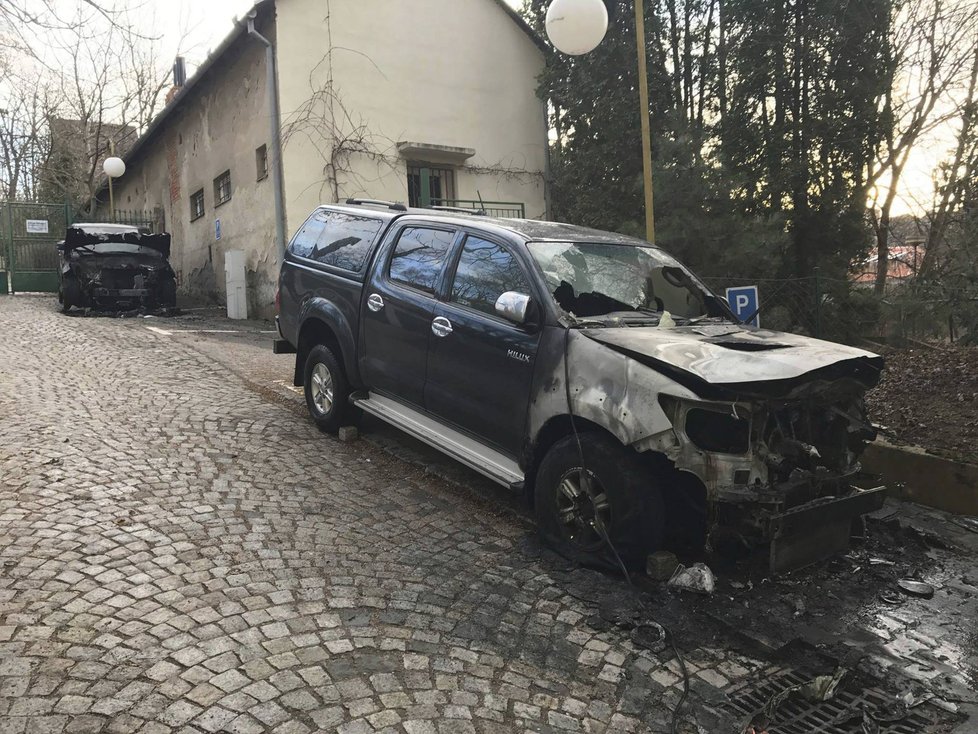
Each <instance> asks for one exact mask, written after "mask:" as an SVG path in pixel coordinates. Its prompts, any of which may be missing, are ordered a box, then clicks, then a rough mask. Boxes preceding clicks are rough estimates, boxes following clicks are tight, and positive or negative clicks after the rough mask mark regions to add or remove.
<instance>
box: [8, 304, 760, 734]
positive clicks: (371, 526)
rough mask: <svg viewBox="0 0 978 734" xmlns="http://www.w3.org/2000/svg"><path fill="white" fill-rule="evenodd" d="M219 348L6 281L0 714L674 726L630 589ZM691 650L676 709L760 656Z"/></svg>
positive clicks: (177, 721)
mask: <svg viewBox="0 0 978 734" xmlns="http://www.w3.org/2000/svg"><path fill="white" fill-rule="evenodd" d="M164 330H165V329H164ZM228 361H230V358H228V357H227V356H226V355H225V358H224V359H223V360H222V359H219V358H217V357H215V356H214V355H212V354H210V353H208V352H207V350H201V349H199V348H197V347H196V346H195V345H194V344H193V343H191V342H190V341H188V340H186V339H183V340H181V339H179V338H173V337H172V336H171V335H167V334H164V333H159V332H158V331H151V330H148V329H147V328H146V322H141V321H138V320H117V319H85V318H67V317H64V316H61V315H59V314H57V313H56V312H55V308H54V303H53V300H52V299H49V298H31V297H16V298H0V734H7V733H8V732H25V731H27V732H61V731H66V732H80V733H81V732H102V731H104V732H118V733H120V734H121V733H124V732H137V731H139V732H148V733H153V734H156V733H159V734H164V733H166V732H233V733H234V734H250V733H251V732H255V733H257V732H265V731H274V732H281V733H283V734H286V733H288V734H292V733H296V734H301V733H302V732H310V731H327V732H332V731H336V732H341V733H342V734H359V733H361V732H374V731H383V732H408V733H410V734H421V733H427V732H438V733H441V732H496V731H498V732H510V731H524V730H529V731H554V732H562V731H587V732H604V731H607V732H631V731H668V730H669V721H670V718H671V711H672V709H673V708H674V707H675V705H676V703H677V702H678V700H679V697H680V692H681V689H682V686H681V680H680V675H679V672H680V669H679V666H678V663H677V661H676V660H675V659H674V657H673V655H672V653H671V651H670V650H669V649H661V646H654V645H652V646H648V645H644V644H643V643H642V636H641V632H642V630H643V629H647V628H643V627H641V626H639V627H638V628H635V624H634V619H635V618H636V615H639V614H640V612H638V611H636V609H637V607H636V606H635V598H634V594H631V592H629V590H628V589H627V588H624V586H623V584H621V583H616V582H613V581H610V580H607V579H603V578H602V577H600V576H598V575H597V574H592V573H588V572H581V571H576V570H573V569H571V568H569V567H568V566H567V565H566V564H565V565H563V566H562V565H561V564H560V563H555V562H554V560H553V559H552V558H550V557H549V556H548V555H547V554H546V553H541V552H540V550H539V549H538V548H537V547H536V546H535V544H534V543H533V541H532V527H531V526H530V524H529V523H528V522H527V521H526V520H525V519H524V518H522V517H520V516H519V515H514V514H512V513H510V512H505V511H500V510H499V509H498V508H496V507H494V505H493V504H492V503H487V502H485V501H481V500H479V498H478V497H475V496H472V495H470V494H467V493H465V492H460V491H459V488H458V487H456V486H453V485H451V484H449V483H446V482H443V481H441V480H440V479H438V478H436V477H433V476H432V475H431V474H430V473H426V472H425V471H423V470H422V469H420V468H418V467H417V466H413V465H411V464H408V463H405V462H404V461H401V460H400V459H398V458H396V457H394V456H392V455H391V454H390V453H389V452H386V451H383V450H381V449H380V448H378V447H377V446H376V445H372V444H370V443H367V442H363V441H361V442H358V443H354V444H344V443H341V442H339V441H337V440H335V439H333V438H332V437H329V436H324V435H323V434H321V433H319V432H318V431H316V430H315V428H314V427H313V426H312V424H311V423H310V422H309V421H307V420H302V419H300V418H298V417H297V415H296V410H294V409H293V407H294V406H290V405H288V404H286V403H284V402H283V400H282V399H281V395H278V394H275V393H274V392H273V393H266V392H264V391H262V390H259V389H255V386H254V385H253V384H249V383H247V382H245V381H242V379H240V378H239V377H238V376H237V375H236V374H235V373H234V371H233V370H231V369H229V367H228V366H227V364H226V362H228ZM284 376H286V377H287V371H286V374H285V375H284ZM616 595H617V596H616ZM616 598H617V599H619V600H620V601H621V608H620V609H619V610H618V611H614V610H612V612H611V613H609V612H608V610H607V609H603V610H598V611H597V612H596V609H598V607H600V602H601V599H604V600H605V601H607V599H616ZM606 606H607V605H606ZM621 610H625V612H621ZM628 610H631V611H628ZM621 614H626V616H627V614H631V616H632V618H633V622H632V623H631V624H622V623H621V619H615V617H616V615H619V617H620V616H621ZM683 614H684V612H682V610H681V609H680V610H679V611H676V609H674V610H673V612H672V619H673V620H676V623H677V624H681V621H679V620H681V619H682V618H683ZM609 619H610V620H611V621H610V622H609ZM703 619H705V617H703ZM696 624H699V622H698V621H697V622H696ZM738 650H739V651H738ZM684 655H685V658H686V661H687V664H688V670H689V672H690V674H691V679H692V690H691V693H690V699H689V703H688V704H687V706H686V707H685V708H684V712H685V717H684V718H685V719H686V722H685V724H684V725H683V726H684V728H683V731H715V730H719V729H717V728H715V727H716V726H718V724H717V722H722V721H723V717H722V716H720V715H718V714H717V713H716V707H717V706H719V705H720V704H721V703H722V701H723V698H724V696H723V693H722V690H723V689H725V688H726V687H727V686H729V685H730V684H731V683H733V682H735V681H738V680H743V679H745V678H747V677H749V676H751V675H752V674H754V673H755V672H757V671H758V670H760V669H761V668H763V667H764V666H766V665H768V661H765V660H762V659H761V657H762V656H761V655H756V656H755V655H753V654H749V653H748V652H746V651H745V648H744V646H742V645H740V646H738V645H735V644H732V643H729V642H728V641H726V640H724V639H723V638H722V637H721V636H719V633H715V632H711V631H710V628H704V629H703V630H700V633H699V636H698V637H696V638H695V642H694V643H690V644H688V645H685V646H684ZM711 712H712V713H711ZM694 720H696V721H698V722H699V727H701V728H698V727H697V725H696V724H694V723H693V721H694ZM725 723H726V724H728V725H732V722H731V721H729V720H728V721H726V722H725ZM727 730H728V731H730V730H731V729H727Z"/></svg>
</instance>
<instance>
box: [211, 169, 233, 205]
mask: <svg viewBox="0 0 978 734" xmlns="http://www.w3.org/2000/svg"><path fill="white" fill-rule="evenodd" d="M226 201H231V171H225V172H224V173H222V174H221V175H220V176H218V177H217V178H215V179H214V206H220V205H221V204H223V203H224V202H226Z"/></svg>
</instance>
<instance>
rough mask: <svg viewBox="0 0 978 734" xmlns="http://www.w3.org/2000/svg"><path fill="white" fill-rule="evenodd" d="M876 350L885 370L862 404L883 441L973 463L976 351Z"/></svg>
mask: <svg viewBox="0 0 978 734" xmlns="http://www.w3.org/2000/svg"><path fill="white" fill-rule="evenodd" d="M880 351H881V352H882V354H883V356H884V357H885V359H886V369H885V370H883V376H882V379H881V380H880V383H879V385H878V386H877V387H876V388H875V389H873V390H871V391H870V392H869V393H868V394H867V396H866V402H867V405H868V407H869V415H870V417H871V418H872V420H873V421H874V422H876V423H878V424H880V425H882V426H884V427H885V429H886V430H885V433H884V438H886V439H888V440H891V441H894V442H896V443H902V444H913V445H917V446H922V447H924V448H925V449H927V450H928V451H930V452H931V453H934V454H937V455H939V456H944V457H946V458H949V459H957V460H961V461H969V462H972V463H978V347H966V346H958V345H953V344H941V345H936V344H935V345H932V346H917V347H914V348H912V349H892V348H890V349H883V350H880Z"/></svg>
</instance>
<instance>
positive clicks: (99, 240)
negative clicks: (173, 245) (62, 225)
mask: <svg viewBox="0 0 978 734" xmlns="http://www.w3.org/2000/svg"><path fill="white" fill-rule="evenodd" d="M106 242H125V243H126V244H128V245H139V246H140V247H148V248H149V249H151V250H156V251H157V252H158V253H160V254H161V255H163V257H165V258H169V257H170V235H169V233H167V232H163V233H161V234H142V233H140V232H122V233H112V234H105V233H96V232H86V231H85V230H84V229H81V228H80V227H68V230H67V232H65V244H64V250H65V253H67V252H69V251H70V250H74V249H77V248H79V247H88V246H91V245H100V244H103V243H106Z"/></svg>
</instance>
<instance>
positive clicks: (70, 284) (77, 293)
mask: <svg viewBox="0 0 978 734" xmlns="http://www.w3.org/2000/svg"><path fill="white" fill-rule="evenodd" d="M58 301H59V302H60V303H61V313H68V312H69V311H70V310H71V307H72V306H77V305H79V303H80V301H81V288H79V286H78V281H76V280H75V279H74V278H73V277H71V278H64V279H62V281H61V287H60V288H59V289H58Z"/></svg>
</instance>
